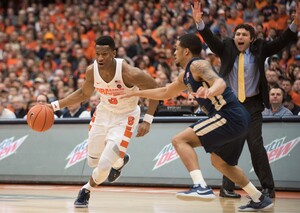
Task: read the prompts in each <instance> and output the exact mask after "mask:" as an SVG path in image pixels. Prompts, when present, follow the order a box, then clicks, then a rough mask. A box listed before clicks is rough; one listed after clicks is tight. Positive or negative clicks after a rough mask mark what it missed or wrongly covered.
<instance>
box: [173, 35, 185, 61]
mask: <svg viewBox="0 0 300 213" xmlns="http://www.w3.org/2000/svg"><path fill="white" fill-rule="evenodd" d="M183 50H184V48H183V47H181V46H180V41H178V40H177V41H176V44H175V52H174V57H175V63H176V65H177V66H180V62H181V61H182V59H183V57H184V56H183Z"/></svg>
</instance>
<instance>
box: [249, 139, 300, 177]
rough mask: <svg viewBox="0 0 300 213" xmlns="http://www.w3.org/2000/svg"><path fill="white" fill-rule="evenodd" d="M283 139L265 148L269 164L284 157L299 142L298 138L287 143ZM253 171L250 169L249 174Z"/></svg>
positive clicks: (274, 141)
mask: <svg viewBox="0 0 300 213" xmlns="http://www.w3.org/2000/svg"><path fill="white" fill-rule="evenodd" d="M285 139H286V136H285V137H282V138H279V139H275V140H273V141H272V142H271V143H270V144H268V145H266V146H265V149H266V151H267V155H268V158H269V162H270V164H271V163H273V162H275V161H277V160H279V159H281V158H284V157H286V156H287V155H288V154H289V153H290V152H291V151H292V150H293V149H294V148H295V147H296V145H297V144H298V143H299V141H300V137H298V138H295V139H293V140H290V141H288V142H285ZM253 171H254V170H253V168H252V169H251V170H250V172H253Z"/></svg>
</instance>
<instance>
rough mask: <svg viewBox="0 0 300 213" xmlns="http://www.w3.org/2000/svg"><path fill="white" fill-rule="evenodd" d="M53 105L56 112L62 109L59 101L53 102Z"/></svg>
mask: <svg viewBox="0 0 300 213" xmlns="http://www.w3.org/2000/svg"><path fill="white" fill-rule="evenodd" d="M51 105H52V108H53V110H54V112H56V111H58V110H60V106H59V103H58V101H53V102H51Z"/></svg>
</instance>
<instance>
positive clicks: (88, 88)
mask: <svg viewBox="0 0 300 213" xmlns="http://www.w3.org/2000/svg"><path fill="white" fill-rule="evenodd" d="M85 78H86V79H85V81H84V83H83V85H82V87H81V88H79V89H77V90H76V91H74V92H73V93H71V94H70V95H68V96H67V97H65V98H63V99H61V100H59V101H58V104H59V108H64V107H67V106H70V105H73V104H75V103H81V102H83V101H85V100H86V99H88V98H89V97H91V96H92V94H93V92H94V90H95V87H94V69H93V65H90V66H88V67H87V69H86V73H85ZM51 104H52V103H51ZM52 106H53V104H52ZM53 108H54V110H55V107H54V106H53Z"/></svg>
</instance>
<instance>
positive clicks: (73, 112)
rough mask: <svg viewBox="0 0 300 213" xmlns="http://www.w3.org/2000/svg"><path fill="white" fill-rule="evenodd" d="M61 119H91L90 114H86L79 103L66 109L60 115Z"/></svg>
mask: <svg viewBox="0 0 300 213" xmlns="http://www.w3.org/2000/svg"><path fill="white" fill-rule="evenodd" d="M61 117H62V118H91V113H90V112H88V111H87V110H86V109H85V108H84V107H83V106H81V105H80V103H76V104H73V105H70V106H68V107H67V110H66V111H65V112H64V113H63V114H62V116H61Z"/></svg>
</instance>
